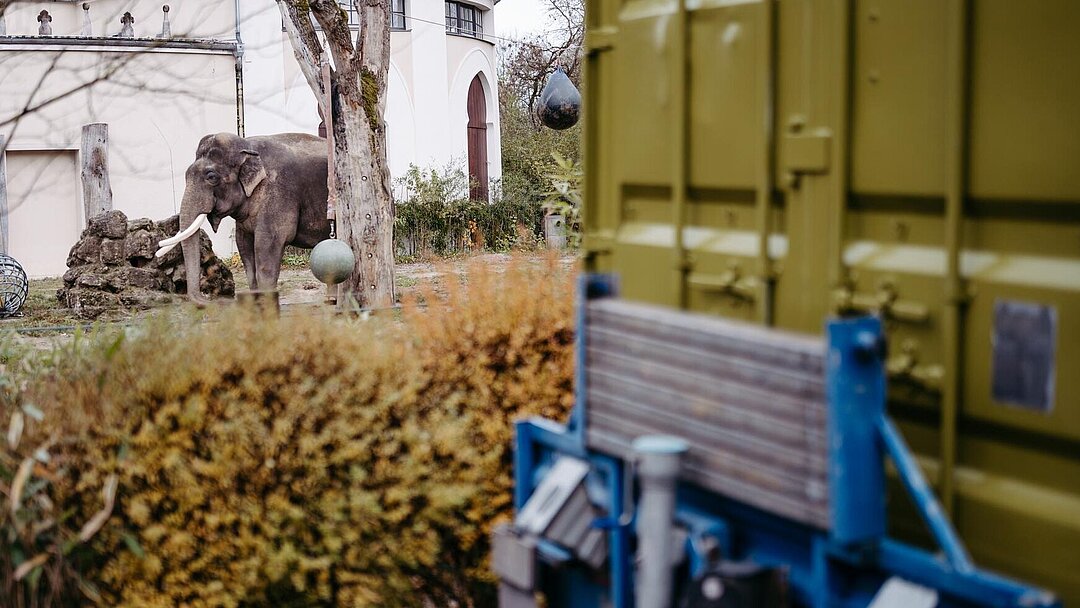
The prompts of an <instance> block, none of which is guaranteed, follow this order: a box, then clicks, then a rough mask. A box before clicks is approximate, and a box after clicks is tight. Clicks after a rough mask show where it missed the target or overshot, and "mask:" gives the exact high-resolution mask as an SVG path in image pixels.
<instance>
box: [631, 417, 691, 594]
mask: <svg viewBox="0 0 1080 608" xmlns="http://www.w3.org/2000/svg"><path fill="white" fill-rule="evenodd" d="M633 447H634V452H635V453H636V454H637V473H638V478H639V479H640V481H641V501H640V503H639V506H638V513H637V532H638V547H639V549H638V551H639V553H640V555H641V560H640V569H639V571H638V576H637V589H636V593H635V595H636V602H635V605H636V606H637V608H668V607H669V606H671V592H672V578H673V572H672V561H673V560H672V555H671V550H672V542H671V534H672V520H673V518H674V516H675V483H676V480H677V478H678V475H679V466H680V464H681V462H682V456H683V454H685V453H686V450H687V447H688V446H687V443H686V441H684V440H683V439H680V438H678V437H670V436H666V435H647V436H644V437H639V438H637V439H636V440H634V444H633Z"/></svg>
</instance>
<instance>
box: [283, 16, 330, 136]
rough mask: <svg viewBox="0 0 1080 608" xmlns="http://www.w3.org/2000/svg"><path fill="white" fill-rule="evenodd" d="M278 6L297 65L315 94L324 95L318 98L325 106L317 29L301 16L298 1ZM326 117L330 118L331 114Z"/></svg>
mask: <svg viewBox="0 0 1080 608" xmlns="http://www.w3.org/2000/svg"><path fill="white" fill-rule="evenodd" d="M277 5H278V9H280V10H281V18H282V21H283V22H284V23H285V32H286V33H287V34H288V35H289V42H291V43H292V47H293V54H294V55H296V63H298V64H300V72H301V73H303V74H304V79H305V80H307V83H308V86H309V87H311V90H312V91H313V92H314V91H321V92H322V95H319V96H318V97H319V105H325V103H326V102H325V100H326V91H323V87H322V79H321V78H319V66H320V65H321V64H322V56H323V50H322V45H321V44H319V38H318V36H317V35H316V34H315V28H314V27H313V26H312V25H311V19H310V18H308V16H307V15H306V14H301V12H300V9H299V8H298V7H297V6H296V0H277ZM324 111H326V110H324ZM325 115H326V116H329V113H327V114H325Z"/></svg>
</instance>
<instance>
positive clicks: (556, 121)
mask: <svg viewBox="0 0 1080 608" xmlns="http://www.w3.org/2000/svg"><path fill="white" fill-rule="evenodd" d="M537 113H538V114H539V115H540V122H542V123H544V126H546V127H549V128H551V129H556V130H558V131H561V130H563V129H569V128H570V127H572V126H574V125H576V124H577V121H578V118H580V117H581V93H580V92H578V90H577V87H575V86H574V83H572V82H570V78H569V77H568V76H567V75H566V72H564V71H563V69H562V68H559V69H558V70H556V71H555V73H554V74H552V75H551V78H548V81H547V84H546V85H544V90H543V91H542V92H541V93H540V107H539V109H538V110H537Z"/></svg>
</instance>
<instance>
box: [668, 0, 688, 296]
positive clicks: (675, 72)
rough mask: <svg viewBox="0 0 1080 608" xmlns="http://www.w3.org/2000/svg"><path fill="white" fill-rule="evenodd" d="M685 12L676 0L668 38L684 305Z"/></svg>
mask: <svg viewBox="0 0 1080 608" xmlns="http://www.w3.org/2000/svg"><path fill="white" fill-rule="evenodd" d="M688 21H689V16H688V14H687V11H686V0H678V8H677V12H676V14H675V25H674V27H673V30H674V31H673V32H672V39H673V40H674V41H675V42H674V47H675V52H674V53H672V61H673V62H674V65H673V66H671V73H672V78H671V120H672V146H671V150H672V154H671V156H672V161H673V166H672V175H671V203H672V205H671V207H672V218H671V223H672V228H673V229H674V230H675V272H676V275H677V281H678V289H679V306H680V307H682V308H686V306H687V304H688V299H687V285H686V275H687V273H689V272H690V259H689V255H688V254H687V251H686V244H685V243H684V239H683V227H684V225H685V224H686V196H687V166H688V164H689V163H688V162H687V159H688V157H689V154H690V150H689V145H688V142H689V138H688V137H687V125H688V123H689V122H690V120H689V115H690V108H689V106H688V105H687V100H688V99H689V97H690V95H689V92H688V91H687V85H688V80H689V78H687V70H689V62H688V61H687V60H686V57H687V46H688V45H689V44H690V41H689V37H690V28H689V24H688Z"/></svg>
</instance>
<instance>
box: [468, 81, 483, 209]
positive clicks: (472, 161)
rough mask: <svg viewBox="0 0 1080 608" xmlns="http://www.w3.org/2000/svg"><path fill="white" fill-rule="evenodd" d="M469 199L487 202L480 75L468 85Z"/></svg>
mask: <svg viewBox="0 0 1080 608" xmlns="http://www.w3.org/2000/svg"><path fill="white" fill-rule="evenodd" d="M468 108H469V128H468V132H469V183H470V185H469V198H470V199H472V200H474V201H485V202H486V201H487V200H488V156H487V101H486V100H485V98H484V83H482V82H480V75H479V74H477V75H476V77H475V78H473V81H472V84H470V85H469V101H468Z"/></svg>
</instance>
